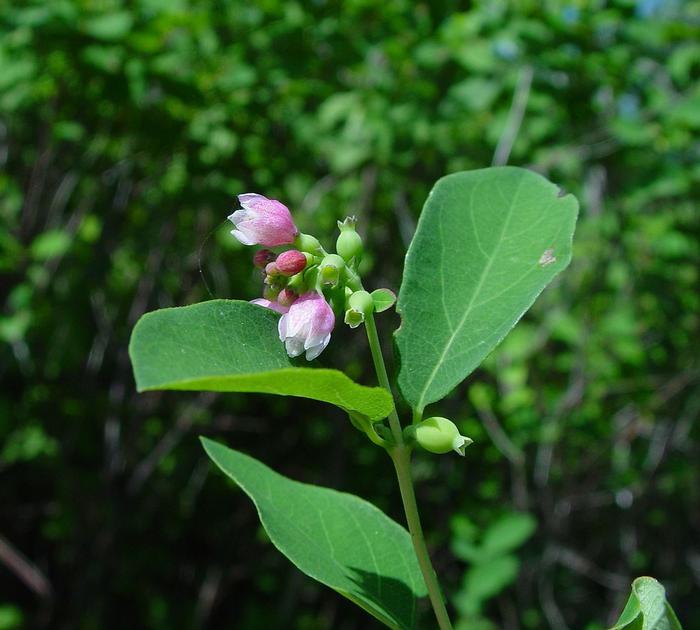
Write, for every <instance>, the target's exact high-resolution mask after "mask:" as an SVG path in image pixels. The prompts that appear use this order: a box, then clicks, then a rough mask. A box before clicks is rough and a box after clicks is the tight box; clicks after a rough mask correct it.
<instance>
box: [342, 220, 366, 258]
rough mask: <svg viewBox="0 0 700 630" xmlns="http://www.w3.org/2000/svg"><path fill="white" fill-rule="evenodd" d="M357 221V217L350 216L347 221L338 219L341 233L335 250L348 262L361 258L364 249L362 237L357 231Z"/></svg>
mask: <svg viewBox="0 0 700 630" xmlns="http://www.w3.org/2000/svg"><path fill="white" fill-rule="evenodd" d="M356 223H357V222H356V220H355V217H348V218H347V219H345V221H338V228H340V235H339V236H338V240H337V241H336V242H335V251H337V252H338V254H340V256H342V258H343V260H345V261H346V262H350V261H351V260H352V259H353V258H357V259H359V258H360V257H361V256H362V252H363V251H364V248H363V246H362V237H360V235H359V234H358V233H357V232H356V231H355V224H356Z"/></svg>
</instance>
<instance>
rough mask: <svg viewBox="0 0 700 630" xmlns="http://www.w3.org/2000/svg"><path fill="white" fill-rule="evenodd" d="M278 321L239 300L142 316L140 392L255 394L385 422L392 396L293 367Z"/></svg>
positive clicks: (134, 343) (137, 365)
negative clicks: (317, 402)
mask: <svg viewBox="0 0 700 630" xmlns="http://www.w3.org/2000/svg"><path fill="white" fill-rule="evenodd" d="M278 318H279V315H277V314H276V313H274V312H273V311H271V310H269V309H265V308H262V307H260V306H256V305H254V304H250V303H248V302H241V301H238V300H211V301H209V302H202V303H200V304H194V305H192V306H184V307H180V308H166V309H162V310H160V311H154V312H152V313H147V314H146V315H144V316H143V317H142V318H141V319H140V320H139V321H138V323H137V324H136V326H135V327H134V331H133V333H132V335H131V342H130V344H129V355H130V356H131V362H132V364H133V367H134V376H135V378H136V386H137V388H138V390H139V391H146V390H153V389H183V390H206V391H215V392H257V393H265V394H279V395H282V396H302V397H304V398H313V399H315V400H322V401H324V402H330V403H333V404H335V405H338V406H339V407H341V408H343V409H345V410H347V411H355V412H358V413H361V414H363V415H365V416H367V417H369V418H370V419H372V420H380V419H381V418H385V417H386V416H387V415H389V413H390V411H391V409H392V406H393V403H392V400H391V396H390V395H389V394H388V393H387V392H386V391H385V390H384V389H382V388H380V387H365V386H363V385H358V384H357V383H355V382H353V381H352V380H350V379H349V378H348V377H347V376H345V374H343V373H342V372H339V371H338V370H328V369H323V368H300V367H295V366H294V364H293V363H292V361H291V360H290V359H289V357H288V356H287V353H286V352H285V350H284V345H283V344H282V343H281V342H280V340H279V337H278V334H277V321H278Z"/></svg>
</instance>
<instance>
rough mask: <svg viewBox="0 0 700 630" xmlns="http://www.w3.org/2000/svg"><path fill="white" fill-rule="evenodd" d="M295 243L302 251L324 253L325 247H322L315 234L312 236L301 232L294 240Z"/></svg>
mask: <svg viewBox="0 0 700 630" xmlns="http://www.w3.org/2000/svg"><path fill="white" fill-rule="evenodd" d="M294 245H295V246H296V248H297V249H298V250H301V251H302V252H307V253H309V254H312V255H314V256H322V255H323V247H321V243H320V242H319V240H318V239H317V238H316V237H315V236H311V234H304V233H302V232H300V233H299V234H298V235H297V237H296V239H295V240H294Z"/></svg>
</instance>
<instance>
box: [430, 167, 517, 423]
mask: <svg viewBox="0 0 700 630" xmlns="http://www.w3.org/2000/svg"><path fill="white" fill-rule="evenodd" d="M523 179H524V178H521V179H520V180H519V181H518V184H517V186H516V188H515V192H514V193H513V196H512V197H511V201H510V205H509V208H508V212H507V214H506V219H505V221H503V224H502V225H501V233H500V235H499V236H498V240H497V242H496V246H495V247H494V249H493V252H492V254H491V257H490V258H489V259H488V261H487V263H486V265H485V267H484V268H483V270H482V272H481V274H480V276H479V282H478V283H477V284H476V286H475V288H474V291H473V292H472V295H471V297H470V298H469V304H467V308H466V310H465V311H464V315H463V316H462V318H461V320H460V322H459V324H457V327H456V328H455V329H454V331H453V332H452V335H451V336H450V338H449V340H448V341H447V344H445V349H444V350H443V351H442V353H441V355H440V357H439V359H438V360H437V361H436V362H435V367H434V368H433V369H432V371H431V372H430V376H429V377H428V379H427V380H426V382H425V385H424V387H423V389H422V391H421V393H420V396H419V397H418V405H417V408H418V411H420V412H421V413H422V411H423V409H424V408H425V404H424V402H423V401H424V399H425V395H426V393H427V392H428V390H429V389H430V386H431V385H432V384H433V381H434V380H435V376H436V375H437V373H438V371H439V370H440V368H441V367H442V364H443V361H444V359H445V356H446V355H447V353H448V352H449V350H450V348H451V347H452V344H453V343H454V340H455V339H456V338H457V335H458V334H459V333H460V332H461V330H462V327H463V326H464V324H465V322H466V321H467V317H469V314H470V313H471V311H472V307H473V306H474V300H475V299H476V296H477V295H478V294H479V291H480V290H481V287H482V285H483V284H484V281H485V280H486V277H487V275H488V274H489V272H490V271H491V266H492V265H493V261H494V260H495V258H496V252H497V251H498V250H499V248H500V247H501V244H502V242H503V235H504V234H505V231H506V229H507V227H508V225H509V224H510V220H511V217H512V216H513V209H514V208H515V201H516V199H517V198H518V195H519V194H520V188H521V186H522V183H523ZM480 185H481V184H480V183H477V184H475V186H474V188H473V189H472V192H474V191H475V190H476V188H477V186H480ZM473 197H474V195H473V194H472V195H471V199H470V204H469V215H470V217H471V220H472V221H471V222H472V225H474V233H475V234H476V226H475V222H474V203H473ZM438 221H439V225H440V226H441V227H440V229H442V217H441V216H440V215H438ZM448 324H449V320H448Z"/></svg>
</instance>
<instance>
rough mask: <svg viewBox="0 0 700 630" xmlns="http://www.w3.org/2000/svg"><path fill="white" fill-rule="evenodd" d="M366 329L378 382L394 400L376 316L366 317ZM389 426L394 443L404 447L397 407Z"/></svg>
mask: <svg viewBox="0 0 700 630" xmlns="http://www.w3.org/2000/svg"><path fill="white" fill-rule="evenodd" d="M365 328H366V329H367V341H369V349H370V352H371V353H372V361H374V370H375V371H376V372H377V380H378V381H379V384H380V385H381V386H382V387H383V388H384V389H385V390H386V391H388V392H389V394H391V397H392V399H393V397H394V394H393V393H392V391H391V385H389V375H388V374H387V373H386V365H384V355H383V354H382V347H381V345H380V344H379V335H378V334H377V325H376V324H375V323H374V314H373V313H370V314H369V315H367V316H366V317H365ZM389 426H390V427H391V434H392V435H393V436H394V442H396V445H397V446H400V445H403V434H402V433H401V421H400V420H399V415H398V414H397V413H396V405H394V408H393V409H392V410H391V413H390V414H389Z"/></svg>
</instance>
